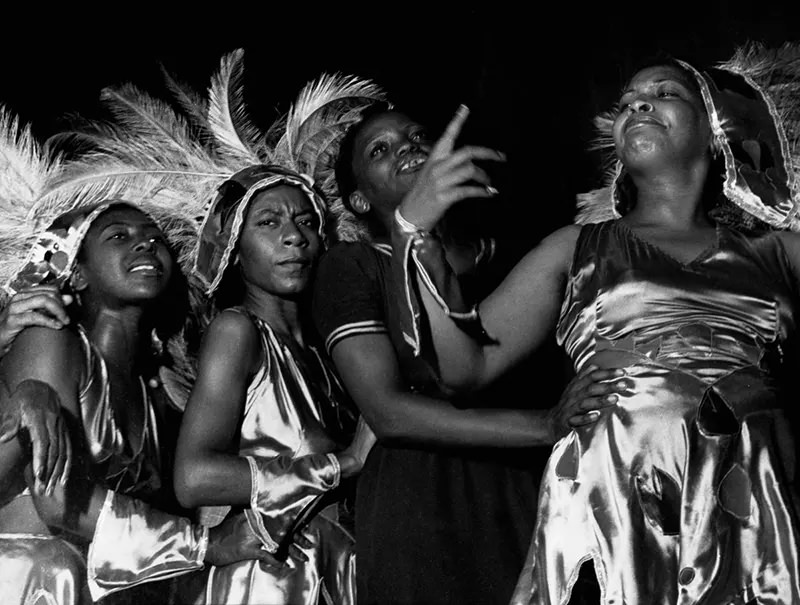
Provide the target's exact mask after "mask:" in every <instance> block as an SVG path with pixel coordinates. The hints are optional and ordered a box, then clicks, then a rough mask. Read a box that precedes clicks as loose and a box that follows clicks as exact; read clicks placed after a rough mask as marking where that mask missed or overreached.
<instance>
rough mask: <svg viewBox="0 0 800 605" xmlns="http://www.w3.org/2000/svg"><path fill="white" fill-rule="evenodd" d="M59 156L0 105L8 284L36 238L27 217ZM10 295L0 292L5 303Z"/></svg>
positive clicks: (1, 223) (3, 254)
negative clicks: (54, 154) (45, 147)
mask: <svg viewBox="0 0 800 605" xmlns="http://www.w3.org/2000/svg"><path fill="white" fill-rule="evenodd" d="M60 164H61V159H60V157H59V156H52V155H49V154H47V153H46V152H45V151H44V150H43V149H42V146H41V145H40V144H39V142H38V141H37V140H36V138H35V137H34V136H33V133H32V131H31V128H30V125H29V124H26V125H23V124H22V123H21V122H20V120H19V118H18V117H17V116H16V115H14V114H13V113H12V112H11V111H10V110H9V109H8V108H7V107H5V106H4V105H0V174H2V175H3V178H2V179H0V213H2V217H3V218H2V220H0V280H2V281H3V283H5V281H6V280H7V278H10V277H11V276H12V275H13V274H14V273H15V272H16V271H17V269H18V268H19V266H20V263H21V259H23V258H24V256H25V253H26V252H27V250H28V249H29V248H30V246H31V245H32V244H33V242H34V241H35V239H36V233H35V231H34V230H33V228H32V225H31V223H30V221H29V220H28V216H29V214H30V212H31V209H32V208H33V207H34V206H35V205H36V203H37V201H38V199H39V196H40V194H41V192H42V190H43V189H44V188H45V187H46V185H47V182H48V181H49V180H50V179H51V178H52V177H53V175H54V174H55V173H56V172H57V171H58V170H59V168H60ZM6 298H7V294H6V293H5V292H2V293H0V303H1V304H5V300H6Z"/></svg>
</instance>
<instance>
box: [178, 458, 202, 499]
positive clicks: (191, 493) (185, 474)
mask: <svg viewBox="0 0 800 605" xmlns="http://www.w3.org/2000/svg"><path fill="white" fill-rule="evenodd" d="M172 483H173V488H174V489H175V497H176V498H177V500H178V503H179V504H180V505H181V506H182V507H184V508H188V509H193V508H197V507H198V506H201V505H202V504H203V494H204V491H205V489H204V487H205V485H204V483H205V482H204V481H203V477H202V473H200V472H198V470H197V469H193V468H191V467H188V468H187V466H186V465H181V464H178V465H176V466H175V475H174V477H173V481H172Z"/></svg>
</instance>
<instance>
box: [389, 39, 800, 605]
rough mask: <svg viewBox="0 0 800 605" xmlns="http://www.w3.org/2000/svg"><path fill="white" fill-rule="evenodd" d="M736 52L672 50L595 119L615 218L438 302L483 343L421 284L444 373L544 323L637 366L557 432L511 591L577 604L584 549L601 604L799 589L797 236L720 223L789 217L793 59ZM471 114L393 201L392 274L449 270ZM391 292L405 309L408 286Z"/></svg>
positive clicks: (576, 347) (786, 220)
mask: <svg viewBox="0 0 800 605" xmlns="http://www.w3.org/2000/svg"><path fill="white" fill-rule="evenodd" d="M751 53H752V54H751ZM751 53H748V52H742V53H740V54H739V55H737V57H735V59H734V60H732V61H731V62H730V63H728V64H727V65H725V66H723V68H721V69H718V70H709V71H707V72H703V73H700V72H698V71H696V70H695V69H694V68H693V67H691V66H690V65H689V64H687V63H683V62H676V61H668V62H656V63H655V64H652V65H649V66H646V67H645V68H644V69H642V70H640V71H638V72H637V73H636V74H635V75H634V76H633V78H632V79H631V80H630V82H629V83H628V84H627V86H626V87H625V89H624V92H623V94H622V97H621V99H620V103H619V107H618V110H617V111H616V112H615V114H614V115H613V120H612V121H610V122H606V123H607V124H608V125H609V126H610V127H611V135H612V137H613V142H614V147H615V151H616V156H617V158H618V165H617V170H616V172H615V177H616V178H615V183H614V187H613V188H612V191H613V194H612V193H610V192H609V190H606V192H605V195H603V196H600V195H595V196H592V199H602V200H605V203H606V204H607V207H608V209H609V212H607V213H606V215H607V216H608V215H610V211H611V210H612V203H613V204H614V206H613V210H614V211H615V212H616V213H617V215H616V216H617V217H620V215H621V217H620V218H612V219H610V220H603V221H601V222H598V223H596V224H588V225H585V226H583V227H579V226H569V227H565V228H563V229H560V230H558V231H556V232H555V233H553V234H552V235H550V236H549V237H547V238H545V239H544V240H543V241H542V242H541V243H540V244H539V246H538V247H537V248H536V249H534V250H533V251H532V252H530V253H529V254H528V255H527V256H526V257H525V258H523V260H522V261H521V262H520V263H519V264H518V265H517V266H516V267H515V269H514V270H513V271H512V272H511V273H510V274H509V276H508V277H507V279H506V280H505V281H504V282H503V283H502V284H501V285H500V286H499V288H498V289H497V290H496V291H495V292H493V293H492V294H491V295H490V296H489V297H487V298H486V299H485V300H484V301H482V302H481V303H480V307H479V309H478V308H472V309H470V308H469V306H468V305H464V303H463V301H458V300H456V303H455V305H456V306H454V307H452V308H450V309H447V311H449V312H452V310H453V309H456V310H460V311H465V310H471V311H473V313H472V314H471V318H472V320H473V321H476V322H481V325H482V327H483V328H484V329H485V330H486V332H487V333H488V334H489V336H490V337H491V338H492V339H493V342H491V343H490V344H482V343H479V342H477V341H476V340H475V339H473V338H470V337H469V336H467V335H466V334H465V333H464V332H463V331H460V330H459V329H458V328H456V326H455V325H454V323H453V322H452V321H450V320H448V318H447V314H446V312H445V309H443V306H442V305H441V304H438V303H437V300H435V299H434V298H433V297H432V296H431V294H430V291H429V290H427V289H426V288H425V287H423V288H420V291H421V293H422V298H423V301H422V304H424V310H425V312H426V314H427V318H428V320H429V321H430V326H431V328H430V332H429V333H430V335H431V337H432V339H433V343H434V347H435V350H436V355H437V359H438V361H439V362H440V366H439V367H440V370H441V377H442V379H443V380H444V382H445V383H446V384H448V385H449V386H451V387H453V388H459V389H463V388H469V389H471V388H475V387H476V386H480V385H483V384H487V383H489V382H491V381H492V380H495V379H496V378H497V377H498V376H499V375H500V374H501V373H502V372H503V371H505V370H506V369H507V368H509V367H510V366H513V365H514V364H516V363H518V362H519V360H520V359H521V358H522V357H523V356H524V355H525V354H527V353H528V352H530V351H531V350H532V349H534V348H535V347H537V346H538V345H539V344H540V343H541V342H542V340H543V339H544V338H545V337H546V335H547V332H548V330H549V329H551V328H552V327H553V326H557V336H558V341H559V343H560V344H561V345H562V346H563V347H564V348H565V350H566V351H567V353H568V354H569V355H570V357H571V358H572V360H573V362H574V364H575V366H576V368H577V369H578V370H580V369H581V368H582V367H584V366H585V365H586V364H589V363H592V364H596V365H598V366H600V367H601V368H614V367H622V368H624V369H625V371H626V374H627V376H628V379H630V380H631V381H632V388H631V390H630V392H627V393H624V394H622V395H621V396H620V398H619V400H618V402H617V404H616V405H615V406H612V407H609V408H607V409H606V410H604V411H602V412H601V417H600V419H599V420H598V421H597V422H596V423H594V424H592V425H587V426H584V427H576V428H575V429H573V431H572V432H571V433H570V434H569V435H567V436H566V437H565V438H563V439H562V440H561V441H559V442H558V443H557V444H556V446H555V449H554V450H553V453H552V455H551V457H550V461H549V463H548V467H547V469H546V471H545V475H544V479H543V486H542V495H541V499H540V511H539V514H540V518H539V520H538V522H537V528H536V531H535V533H534V540H533V543H532V545H531V550H530V555H529V560H528V564H527V565H526V569H525V571H524V572H523V574H522V576H521V578H520V582H519V586H518V590H517V594H516V595H515V598H514V601H513V602H524V603H528V602H530V603H536V604H537V605H539V604H548V603H566V602H567V601H568V600H569V599H570V596H572V598H573V599H574V600H575V602H585V601H580V599H581V597H582V595H580V594H578V592H577V591H574V590H573V588H574V583H575V580H576V578H577V577H578V573H579V570H580V568H581V566H582V565H587V566H589V567H593V569H594V572H595V573H596V576H597V580H598V583H599V586H600V590H601V602H602V603H612V602H613V603H621V602H625V603H642V602H647V603H664V604H666V603H676V602H679V603H690V602H691V603H696V602H704V603H729V602H730V603H734V602H735V603H739V602H751V601H753V602H754V601H756V600H757V601H758V602H759V603H762V602H763V603H795V602H798V601H800V575H799V574H798V552H797V547H796V545H797V543H798V539H800V533H798V527H797V521H796V520H797V510H796V507H795V505H794V500H793V492H794V485H793V481H794V465H793V460H794V447H795V446H794V443H795V435H794V434H793V430H792V426H791V424H790V423H789V422H787V418H786V414H787V411H788V410H787V408H786V406H785V403H786V402H787V396H788V388H789V383H788V382H787V380H786V379H787V375H786V370H788V369H789V368H790V367H791V365H790V364H791V363H792V362H794V361H796V359H795V356H794V354H793V353H794V352H793V350H792V344H793V339H794V337H795V335H796V309H797V303H798V290H797V283H798V282H797V280H798V278H800V237H798V235H797V234H795V233H790V232H787V231H776V230H771V229H770V230H766V231H755V230H752V229H748V230H742V229H744V227H743V228H742V229H737V228H731V227H726V226H724V225H723V224H722V222H720V221H718V220H716V219H715V218H714V217H715V216H721V217H731V216H734V217H736V216H737V214H738V217H739V218H747V216H748V214H750V215H752V216H750V221H749V223H750V225H746V226H748V227H752V223H753V222H754V220H753V217H756V218H757V219H759V220H760V221H763V222H767V223H770V224H771V225H774V226H777V227H781V228H785V227H792V228H795V226H796V219H795V218H794V214H795V212H796V210H797V206H798V202H800V200H798V199H797V197H796V196H797V193H796V191H797V190H796V188H795V187H796V185H795V175H794V174H793V173H792V167H791V158H790V157H788V155H787V151H788V150H790V149H791V148H792V147H791V145H789V144H787V140H789V141H791V140H796V137H797V134H798V132H797V131H796V130H791V129H792V128H794V127H795V125H794V124H791V123H790V122H788V121H787V122H784V123H783V124H782V123H781V122H778V121H776V119H775V118H776V116H779V115H787V114H786V113H785V109H786V108H785V107H783V110H784V113H781V110H780V107H781V103H783V102H788V103H796V97H794V98H793V97H792V95H796V89H797V80H796V75H795V76H792V74H797V73H798V71H799V70H798V68H800V55H798V53H797V52H796V49H794V48H791V47H787V48H785V49H781V51H780V52H776V53H772V54H768V55H766V53H765V52H764V51H763V49H758V48H756V49H751ZM764 55H766V56H764ZM787 75H788V76H789V78H788V83H787V77H786V76H787ZM745 76H747V77H745ZM770 77H772V80H771V81H770V79H769V78H770ZM792 77H794V80H792V79H791V78H792ZM757 82H767V83H769V84H770V85H771V84H774V85H775V86H776V88H775V90H777V91H778V94H779V95H782V94H785V95H786V96H785V97H784V96H776V95H772V96H767V93H766V92H765V89H763V88H761V86H760V85H759V84H757ZM779 84H781V85H783V86H782V88H778V87H777V86H778V85H779ZM765 86H766V84H765ZM770 90H772V89H770ZM776 105H777V106H778V107H779V110H778V111H776V110H775V108H776ZM465 118H466V112H459V114H458V115H457V117H456V118H455V119H454V120H453V122H452V123H451V125H450V127H449V128H448V132H447V133H446V134H445V136H444V137H442V139H440V141H439V142H438V143H437V145H436V147H435V148H434V150H433V152H432V153H431V157H430V159H429V161H428V164H427V165H426V166H425V168H424V170H423V174H422V175H421V176H420V178H419V179H418V181H417V182H418V184H419V186H418V187H416V188H415V190H414V191H412V192H411V193H410V194H409V195H408V196H407V197H406V198H405V199H404V201H403V203H402V205H401V206H400V208H399V212H398V215H397V219H398V222H397V228H396V238H395V240H394V244H395V250H396V251H397V256H396V258H397V261H398V267H399V268H400V270H403V271H406V270H408V271H410V272H411V273H414V272H417V271H419V272H420V275H421V276H422V274H426V275H427V274H435V272H436V271H441V270H442V269H443V268H444V264H443V262H442V254H441V251H440V246H439V244H438V243H437V242H436V241H435V239H434V238H433V237H431V235H430V234H429V229H430V228H431V227H433V225H435V223H436V221H437V220H438V218H439V216H441V214H442V213H443V211H444V209H445V208H446V207H447V206H448V205H449V204H450V203H452V202H453V201H454V200H457V199H458V198H459V197H460V196H461V191H462V187H464V186H465V184H464V181H463V180H462V179H461V178H460V176H459V175H458V174H456V171H459V170H461V171H462V174H463V173H464V172H465V171H464V170H463V169H464V166H465V165H468V164H469V162H468V161H467V162H465V161H464V154H463V153H462V152H460V151H455V152H454V151H453V143H454V141H455V138H456V136H457V134H458V131H459V128H460V125H461V124H462V123H463V120H464V119H465ZM720 164H722V165H723V166H722V168H723V171H719V167H720ZM723 181H724V182H723ZM612 200H613V202H612ZM740 209H741V210H744V211H745V212H741V210H740ZM737 211H738V212H737ZM746 213H747V214H746ZM409 252H410V253H411V256H409ZM452 281H453V280H452V279H450V280H449V281H448V280H447V279H441V280H439V283H440V284H445V283H452ZM412 283H413V282H409V285H410V284H412ZM423 283H430V282H423ZM432 289H434V288H432ZM400 290H401V291H402V292H403V295H404V296H409V297H410V298H409V299H407V300H409V301H410V302H411V303H412V305H411V306H409V309H408V310H411V311H413V310H414V309H419V307H415V306H414V305H415V304H416V303H417V302H418V301H417V300H416V299H414V297H413V292H414V291H413V290H412V289H410V288H407V287H405V288H401V289H400ZM439 293H441V290H440V291H439ZM441 300H442V299H441V298H440V299H439V301H441ZM478 310H479V311H480V314H479V315H478V313H477V311H478ZM409 317H410V321H409V325H416V326H417V327H420V326H421V324H419V323H416V324H415V322H416V321H417V319H418V318H417V317H414V316H411V315H409ZM407 334H408V335H409V337H413V336H414V334H413V330H412V331H410V332H408V333H407Z"/></svg>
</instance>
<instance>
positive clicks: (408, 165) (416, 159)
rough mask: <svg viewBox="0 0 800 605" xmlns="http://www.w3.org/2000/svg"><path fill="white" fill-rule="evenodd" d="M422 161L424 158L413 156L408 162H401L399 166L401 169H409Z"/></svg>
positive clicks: (422, 162) (423, 161)
mask: <svg viewBox="0 0 800 605" xmlns="http://www.w3.org/2000/svg"><path fill="white" fill-rule="evenodd" d="M424 163H425V160H424V159H423V158H414V159H413V160H411V161H410V162H408V163H406V164H403V166H402V167H401V170H410V169H412V168H416V167H417V166H419V165H420V164H424Z"/></svg>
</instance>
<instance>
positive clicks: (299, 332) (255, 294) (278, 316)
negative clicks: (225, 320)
mask: <svg viewBox="0 0 800 605" xmlns="http://www.w3.org/2000/svg"><path fill="white" fill-rule="evenodd" d="M244 306H245V308H246V309H247V310H248V311H249V312H250V313H252V314H253V315H255V316H256V317H259V318H260V319H263V320H264V321H266V322H267V323H268V324H269V325H270V327H271V328H272V329H273V330H274V331H275V332H276V333H277V334H280V335H281V336H283V337H284V338H289V339H291V340H294V341H295V342H296V343H297V344H299V345H301V346H304V345H305V338H304V330H303V322H302V321H301V310H300V302H299V300H297V299H294V298H281V297H279V296H275V295H273V294H268V293H267V292H264V291H263V290H260V289H257V288H247V291H246V292H245V296H244Z"/></svg>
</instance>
